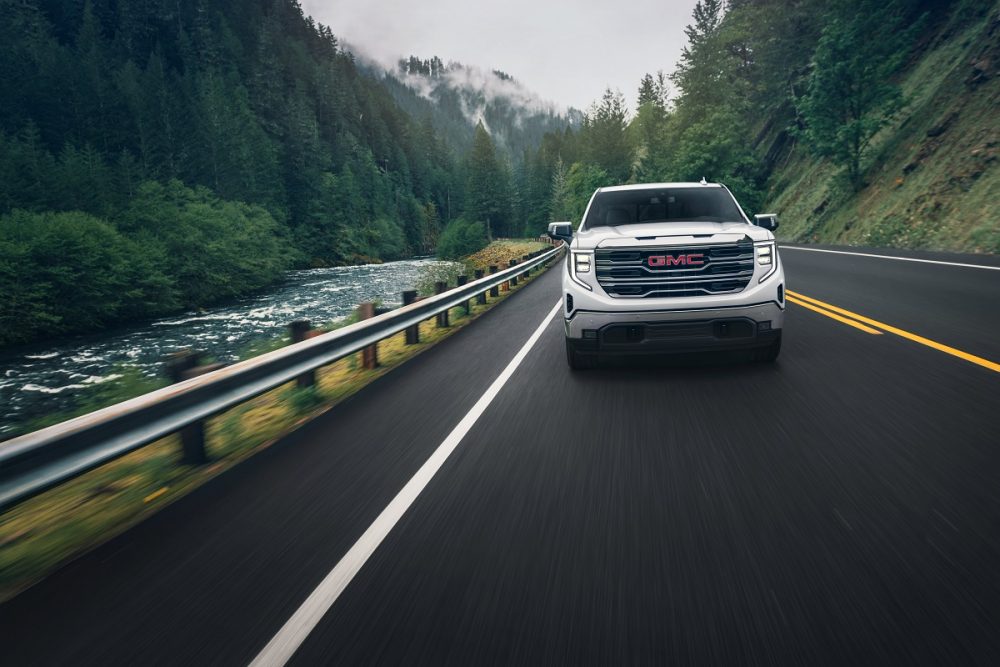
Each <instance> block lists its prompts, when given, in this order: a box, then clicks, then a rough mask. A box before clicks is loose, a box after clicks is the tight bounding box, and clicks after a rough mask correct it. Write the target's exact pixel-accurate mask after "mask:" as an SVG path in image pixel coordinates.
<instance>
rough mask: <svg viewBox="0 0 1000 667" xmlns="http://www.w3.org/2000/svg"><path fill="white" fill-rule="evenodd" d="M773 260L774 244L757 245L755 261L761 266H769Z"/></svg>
mask: <svg viewBox="0 0 1000 667" xmlns="http://www.w3.org/2000/svg"><path fill="white" fill-rule="evenodd" d="M773 262H774V244H773V243H768V244H767V245H759V246H757V263H758V264H760V265H761V266H771V264H772V263H773Z"/></svg>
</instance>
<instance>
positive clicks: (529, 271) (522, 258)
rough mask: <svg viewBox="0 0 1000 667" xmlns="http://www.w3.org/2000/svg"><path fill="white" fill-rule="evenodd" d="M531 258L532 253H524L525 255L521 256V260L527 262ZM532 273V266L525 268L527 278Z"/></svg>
mask: <svg viewBox="0 0 1000 667" xmlns="http://www.w3.org/2000/svg"><path fill="white" fill-rule="evenodd" d="M529 259H531V255H524V256H523V257H521V261H522V262H527V261H528V260H529ZM530 275H531V269H530V268H529V269H525V270H524V277H525V278H527V277H528V276H530Z"/></svg>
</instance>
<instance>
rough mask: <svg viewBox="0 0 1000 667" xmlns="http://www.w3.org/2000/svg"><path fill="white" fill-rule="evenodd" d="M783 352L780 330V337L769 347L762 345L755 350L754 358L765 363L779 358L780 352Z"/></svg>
mask: <svg viewBox="0 0 1000 667" xmlns="http://www.w3.org/2000/svg"><path fill="white" fill-rule="evenodd" d="M780 352H781V332H780V331H779V332H778V337H777V338H775V339H774V342H773V343H771V344H770V345H768V346H767V347H762V348H760V349H758V350H754V351H753V360H754V361H760V362H763V363H772V362H774V361H776V360H777V358H778V353H780Z"/></svg>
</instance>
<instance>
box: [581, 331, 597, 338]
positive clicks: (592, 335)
mask: <svg viewBox="0 0 1000 667" xmlns="http://www.w3.org/2000/svg"><path fill="white" fill-rule="evenodd" d="M583 337H584V338H591V339H593V338H597V329H584V330H583Z"/></svg>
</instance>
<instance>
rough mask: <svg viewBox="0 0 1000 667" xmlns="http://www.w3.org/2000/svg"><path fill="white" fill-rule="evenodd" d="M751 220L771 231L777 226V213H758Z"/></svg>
mask: <svg viewBox="0 0 1000 667" xmlns="http://www.w3.org/2000/svg"><path fill="white" fill-rule="evenodd" d="M753 221H754V224H755V225H757V226H758V227H763V228H764V229H770V230H771V231H772V232H773V231H774V230H775V229H777V228H778V214H777V213H758V214H757V215H755V216H754V217H753Z"/></svg>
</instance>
